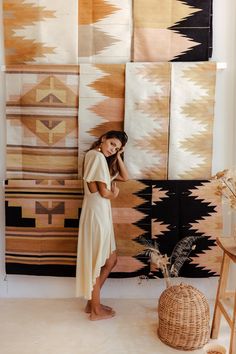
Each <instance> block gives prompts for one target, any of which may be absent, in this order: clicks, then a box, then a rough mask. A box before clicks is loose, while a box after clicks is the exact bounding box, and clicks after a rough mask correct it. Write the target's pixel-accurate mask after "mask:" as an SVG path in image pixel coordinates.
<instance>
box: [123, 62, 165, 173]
mask: <svg viewBox="0 0 236 354" xmlns="http://www.w3.org/2000/svg"><path fill="white" fill-rule="evenodd" d="M170 78H171V66H170V64H169V63H142V64H140V63H132V64H131V63H128V64H127V65H126V87H125V91H126V95H125V131H126V133H127V134H128V136H129V144H128V145H127V147H126V151H125V163H126V165H127V167H128V172H129V176H130V178H135V179H140V178H141V179H145V178H146V179H148V178H149V179H166V178H167V162H168V133H169V101H170Z"/></svg>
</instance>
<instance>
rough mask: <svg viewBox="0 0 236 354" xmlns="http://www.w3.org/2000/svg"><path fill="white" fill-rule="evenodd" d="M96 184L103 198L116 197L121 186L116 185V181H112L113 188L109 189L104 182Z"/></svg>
mask: <svg viewBox="0 0 236 354" xmlns="http://www.w3.org/2000/svg"><path fill="white" fill-rule="evenodd" d="M96 184H97V186H98V192H99V194H100V195H101V197H103V198H106V199H114V198H116V197H117V196H118V194H119V188H118V187H117V186H116V184H115V183H112V189H111V190H109V189H107V185H106V184H105V183H103V182H96Z"/></svg>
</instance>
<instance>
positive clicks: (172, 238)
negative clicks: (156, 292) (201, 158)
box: [6, 180, 222, 278]
mask: <svg viewBox="0 0 236 354" xmlns="http://www.w3.org/2000/svg"><path fill="white" fill-rule="evenodd" d="M118 187H119V188H120V197H119V198H118V199H117V200H114V201H113V202H112V213H113V220H114V228H115V234H116V241H117V251H118V254H119V258H118V263H117V265H116V267H115V269H114V270H113V272H112V274H111V277H115V278H117V277H118V278H121V277H122V278H125V277H134V276H145V277H149V278H153V277H155V276H158V277H161V276H162V275H161V273H160V272H159V271H156V269H155V267H153V265H152V264H150V262H149V259H148V257H147V256H146V255H145V253H144V250H145V246H144V245H143V244H142V243H141V242H140V237H142V238H144V239H146V240H148V241H149V242H150V243H152V242H153V241H154V240H156V241H157V242H158V245H159V249H160V251H161V253H163V254H167V255H168V256H170V255H171V253H172V251H173V249H174V248H175V246H176V244H177V242H178V241H179V240H181V239H182V238H184V237H187V238H188V240H189V244H190V247H191V248H190V249H189V254H188V257H187V258H186V260H185V264H184V266H183V267H182V269H181V272H180V275H181V276H187V277H209V276H215V275H217V274H218V273H219V267H220V261H221V254H220V252H219V249H218V247H217V246H216V242H215V238H216V237H218V236H220V234H221V229H222V225H221V219H222V213H221V199H220V197H219V196H218V195H217V194H216V191H217V181H206V180H205V181H160V180H158V181H154V180H153V181H152V180H139V181H135V180H130V181H128V182H127V183H119V184H118ZM81 205H82V181H75V180H71V181H70V180H66V181H62V180H61V181H56V180H54V181H52V180H51V181H48V180H31V181H26V180H10V181H7V182H6V270H7V273H8V274H31V275H48V276H74V275H75V264H76V251H77V236H78V224H79V215H80V210H81ZM193 246H194V247H193ZM78 262H79V260H78Z"/></svg>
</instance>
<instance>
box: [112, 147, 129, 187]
mask: <svg viewBox="0 0 236 354" xmlns="http://www.w3.org/2000/svg"><path fill="white" fill-rule="evenodd" d="M122 152H123V149H121V150H120V151H118V153H117V163H118V168H119V175H118V176H117V177H116V178H115V179H116V180H118V181H123V182H125V181H128V179H129V175H128V171H127V169H126V167H125V164H124V162H123V160H122V158H121V154H122Z"/></svg>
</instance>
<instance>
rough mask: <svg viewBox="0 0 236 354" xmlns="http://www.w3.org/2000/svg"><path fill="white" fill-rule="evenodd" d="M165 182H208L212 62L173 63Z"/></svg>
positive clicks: (210, 168)
mask: <svg viewBox="0 0 236 354" xmlns="http://www.w3.org/2000/svg"><path fill="white" fill-rule="evenodd" d="M171 75H172V77H171V103H170V127H169V134H170V138H169V139H170V140H169V155H168V159H169V160H168V179H192V180H194V179H209V178H210V177H211V174H212V172H211V170H212V141H213V123H214V106H215V82H216V63H215V62H194V63H189V62H188V63H186V62H183V63H172V72H171Z"/></svg>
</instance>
